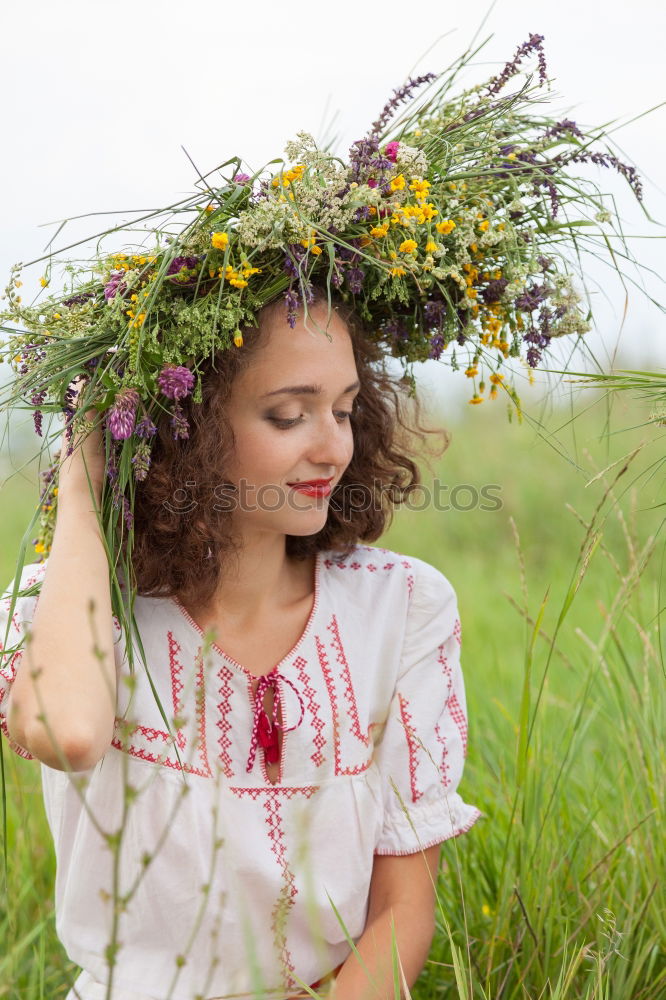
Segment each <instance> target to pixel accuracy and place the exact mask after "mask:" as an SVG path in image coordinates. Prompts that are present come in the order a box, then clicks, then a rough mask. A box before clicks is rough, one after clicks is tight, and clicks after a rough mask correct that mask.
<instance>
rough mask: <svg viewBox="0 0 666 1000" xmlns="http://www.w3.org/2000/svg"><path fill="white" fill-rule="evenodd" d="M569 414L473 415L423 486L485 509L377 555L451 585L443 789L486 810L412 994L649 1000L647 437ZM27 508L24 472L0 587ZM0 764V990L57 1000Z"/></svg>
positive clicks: (23, 782) (655, 529)
mask: <svg viewBox="0 0 666 1000" xmlns="http://www.w3.org/2000/svg"><path fill="white" fill-rule="evenodd" d="M582 402H584V406H583V408H582V409H581V403H582ZM578 404H579V411H580V412H578V414H577V417H576V419H575V420H573V419H572V416H573V414H572V413H571V412H569V411H568V410H567V409H559V410H557V411H552V412H549V413H548V414H546V415H543V423H544V426H543V427H542V428H541V429H540V432H539V433H537V430H536V428H535V424H534V419H532V420H526V421H525V422H523V424H522V425H518V424H516V422H515V420H514V422H513V423H512V424H509V422H508V421H507V420H506V417H505V410H504V407H503V404H502V403H501V402H500V401H499V400H498V401H496V402H495V403H487V404H486V405H485V406H484V407H483V410H482V409H481V408H480V407H479V408H475V411H474V412H473V413H470V414H469V416H466V418H465V419H464V420H463V421H462V422H460V423H458V424H456V425H455V426H454V427H453V436H452V442H451V445H450V447H449V449H448V451H447V452H446V454H445V455H444V456H443V458H442V459H441V460H439V461H438V462H437V463H436V467H435V469H434V471H435V473H436V474H437V476H438V477H439V480H440V482H441V483H442V484H447V485H449V486H450V487H453V486H455V485H456V484H458V485H460V484H470V485H471V486H473V487H475V488H476V489H478V490H480V489H481V487H482V486H484V485H490V484H492V485H493V486H495V487H496V488H495V489H494V494H495V495H496V496H499V498H500V500H501V507H500V508H499V509H497V510H494V511H488V510H482V509H479V508H478V507H477V508H476V509H472V510H448V511H444V510H440V511H438V510H435V509H434V508H433V506H432V505H431V506H428V507H427V508H426V509H425V510H421V511H410V510H403V511H401V512H400V513H399V514H398V516H397V517H396V519H395V522H394V524H393V526H392V528H391V530H390V532H389V533H388V534H387V535H386V536H385V538H384V539H382V541H381V542H380V543H379V544H383V545H386V546H387V547H390V548H394V549H397V550H398V551H403V552H406V553H409V554H411V555H414V556H418V557H420V558H422V559H425V560H427V561H429V562H431V563H433V564H434V565H436V566H438V567H439V568H440V569H441V570H442V571H443V572H444V573H445V574H446V575H447V576H448V577H449V578H450V580H451V581H452V583H453V584H454V586H455V588H456V590H457V592H458V597H459V603H460V610H461V617H462V623H463V667H464V670H465V676H466V684H467V695H468V708H469V716H470V751H469V759H468V765H467V769H466V773H465V777H464V780H463V785H462V789H461V790H462V792H463V795H464V797H465V799H466V800H467V801H468V802H472V803H475V804H476V805H478V806H479V807H480V809H481V810H482V811H483V813H484V818H483V819H482V820H481V821H480V822H479V823H478V824H477V825H476V827H475V828H474V829H473V830H472V831H471V832H470V833H469V834H467V835H466V836H464V837H461V838H459V839H458V840H456V841H452V842H449V843H447V844H446V845H445V847H444V851H443V861H442V870H441V875H440V881H439V887H438V888H439V893H438V898H439V906H438V931H437V935H436V939H435V942H434V944H433V948H432V951H431V956H430V961H429V963H428V965H427V967H426V970H425V972H424V975H423V976H422V977H421V979H420V981H419V983H418V984H417V986H416V987H415V988H414V991H413V995H414V997H415V998H420V1000H434V998H440V997H442V998H446V997H469V998H471V997H475V998H476V997H479V998H482V997H483V998H493V1000H500V998H502V1000H513V998H521V1000H523V998H528V997H529V998H537V997H539V998H540V997H548V998H567V1000H573V998H576V1000H577V998H600V1000H601V998H604V1000H642V998H649V1000H659V998H664V997H666V969H665V966H666V961H665V949H664V944H665V942H666V909H665V907H664V905H663V887H662V885H661V884H660V883H661V882H663V879H664V871H665V867H664V837H663V829H664V826H663V822H664V818H663V803H664V774H665V768H664V750H663V734H664V732H665V731H666V726H665V721H666V719H665V715H666V712H665V707H666V697H665V694H664V665H663V660H662V653H661V636H660V630H659V622H660V619H659V612H660V609H661V606H662V603H663V594H662V593H660V589H661V576H662V558H663V549H662V545H661V536H660V529H661V524H662V519H663V512H662V510H661V509H660V506H659V504H660V500H659V497H660V496H661V494H662V492H663V491H662V484H663V478H664V467H663V465H662V455H663V449H662V445H663V439H664V432H663V430H662V429H661V427H660V426H659V425H657V424H654V423H653V424H652V425H651V426H645V421H646V420H648V418H649V417H650V412H649V405H648V404H647V403H646V404H639V403H635V402H634V403H630V402H629V401H628V400H627V399H626V398H618V399H616V400H615V402H614V404H613V406H612V412H609V410H608V407H607V403H606V402H604V398H603V397H602V396H598V397H595V396H586V397H585V399H584V401H583V400H581V399H579V400H578ZM534 415H535V414H534V408H532V417H533V418H534ZM641 442H645V447H644V448H643V449H642V450H641V451H640V452H639V454H638V455H637V456H636V457H634V458H633V459H632V461H631V462H630V463H629V466H628V468H627V469H626V471H624V472H623V474H621V475H620V476H619V478H618V479H617V482H616V484H615V487H614V489H613V490H612V491H611V492H609V484H610V483H612V482H613V480H614V479H615V477H616V476H617V475H618V473H619V472H620V470H621V469H623V467H624V465H625V463H624V462H622V461H618V460H621V459H622V457H623V456H627V455H629V454H630V453H631V452H632V451H633V450H634V449H635V448H636V447H637V446H638V445H639V444H640V443H641ZM614 463H617V464H614ZM607 466H612V468H611V469H610V471H609V472H608V473H607V475H606V476H603V477H601V478H599V479H597V480H596V481H595V482H593V483H591V484H590V485H586V484H587V483H588V481H589V480H591V479H593V477H594V476H596V475H597V473H599V472H600V471H601V470H602V469H604V468H606V467H607ZM426 478H427V477H426ZM459 499H461V500H462V501H463V503H464V504H467V503H469V499H470V492H469V491H464V490H460V491H459ZM35 502H36V488H35V486H34V482H33V478H32V475H31V473H30V471H29V470H27V471H25V472H24V473H22V474H21V475H20V476H16V477H14V478H12V479H10V480H9V481H8V482H6V483H5V485H4V487H3V489H2V492H1V493H0V503H1V504H2V517H1V519H0V580H1V581H2V582H3V584H5V585H6V584H8V583H9V581H10V579H11V578H12V575H13V563H14V560H15V558H16V553H17V549H18V545H19V541H20V538H21V536H22V534H23V531H24V528H25V525H26V523H27V519H28V516H29V513H30V512H31V511H32V509H33V507H34V504H35ZM597 508H599V511H598V512H597V515H596V516H595V509H597ZM590 524H591V528H589V530H588V528H586V525H588V526H589V525H590ZM597 532H598V533H599V535H597ZM516 536H519V538H520V548H519V549H518V548H517V545H516ZM646 553H652V555H651V558H648V559H647V561H646V559H645V557H646ZM521 560H522V562H523V564H524V577H523V571H522V570H521ZM537 620H539V624H538V629H535V628H534V622H535V621H537ZM3 750H4V752H3V763H4V769H5V780H6V788H7V803H6V804H7V815H8V829H7V842H6V849H7V857H8V882H7V885H6V891H5V892H3V894H2V902H1V903H0V997H3V998H9V1000H37V998H49V1000H51V998H63V997H64V996H65V994H66V992H67V989H68V986H69V984H70V983H71V981H72V980H73V978H74V974H75V970H74V968H73V966H71V964H70V963H68V961H67V959H66V956H64V954H63V952H62V950H61V948H60V947H59V945H58V942H57V939H56V938H55V932H54V926H53V905H52V893H53V879H54V862H53V857H52V851H51V847H50V841H49V837H48V830H47V827H46V823H45V819H44V814H43V809H42V805H41V792H40V780H39V768H38V766H37V765H35V764H32V763H30V762H25V761H22V760H19V759H17V758H16V757H15V756H14V755H13V754H11V753H10V752H8V751H7V745H6V743H5V744H4V748H3Z"/></svg>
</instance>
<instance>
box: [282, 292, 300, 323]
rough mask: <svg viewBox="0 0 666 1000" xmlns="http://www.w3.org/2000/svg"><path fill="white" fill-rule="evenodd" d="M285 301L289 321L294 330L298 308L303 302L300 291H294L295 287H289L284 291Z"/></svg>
mask: <svg viewBox="0 0 666 1000" xmlns="http://www.w3.org/2000/svg"><path fill="white" fill-rule="evenodd" d="M284 301H285V303H286V306H287V322H288V323H289V326H290V327H291V328H292V330H293V329H294V327H295V326H296V310H297V309H298V307H299V305H300V304H301V300H300V298H299V295H298V292H296V291H294V289H293V288H288V289H287V291H286V292H285V293H284Z"/></svg>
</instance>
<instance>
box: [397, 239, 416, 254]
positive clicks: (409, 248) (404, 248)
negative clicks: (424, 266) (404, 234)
mask: <svg viewBox="0 0 666 1000" xmlns="http://www.w3.org/2000/svg"><path fill="white" fill-rule="evenodd" d="M417 246H418V243H417V242H416V240H403V241H402V243H401V244H400V253H414V252H415V251H416V248H417Z"/></svg>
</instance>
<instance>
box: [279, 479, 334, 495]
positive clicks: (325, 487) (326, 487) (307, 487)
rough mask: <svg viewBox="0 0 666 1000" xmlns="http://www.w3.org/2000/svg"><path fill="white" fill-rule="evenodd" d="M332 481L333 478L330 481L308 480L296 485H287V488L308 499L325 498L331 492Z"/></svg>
mask: <svg viewBox="0 0 666 1000" xmlns="http://www.w3.org/2000/svg"><path fill="white" fill-rule="evenodd" d="M332 480H333V476H331V478H330V479H308V480H302V481H301V482H298V483H287V486H291V488H292V489H293V490H298V492H299V493H305V495H306V496H309V497H327V496H328V495H329V493H330V492H331V482H332Z"/></svg>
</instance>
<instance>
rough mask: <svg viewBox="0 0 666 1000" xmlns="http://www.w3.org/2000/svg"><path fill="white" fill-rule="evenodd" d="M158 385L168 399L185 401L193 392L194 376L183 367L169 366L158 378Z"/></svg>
mask: <svg viewBox="0 0 666 1000" xmlns="http://www.w3.org/2000/svg"><path fill="white" fill-rule="evenodd" d="M157 385H158V387H159V389H160V392H162V393H163V395H165V396H166V397H167V398H168V399H184V397H185V396H188V395H189V394H190V392H191V391H192V387H193V385H194V375H193V374H192V372H191V371H190V369H189V368H185V367H184V366H183V365H167V366H166V367H165V368H163V369H162V371H161V372H160V373H159V375H158V376H157Z"/></svg>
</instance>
